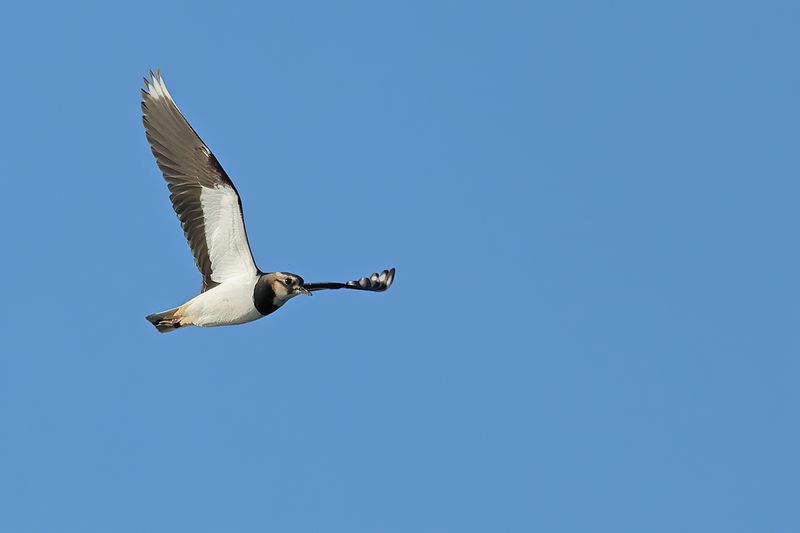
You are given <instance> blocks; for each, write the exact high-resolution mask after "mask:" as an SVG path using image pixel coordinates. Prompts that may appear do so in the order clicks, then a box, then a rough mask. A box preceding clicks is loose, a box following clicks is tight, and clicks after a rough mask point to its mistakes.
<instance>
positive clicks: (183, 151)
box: [142, 71, 258, 292]
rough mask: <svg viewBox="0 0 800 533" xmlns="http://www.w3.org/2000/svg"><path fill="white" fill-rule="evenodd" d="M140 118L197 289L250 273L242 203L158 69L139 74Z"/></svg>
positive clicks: (251, 265)
mask: <svg viewBox="0 0 800 533" xmlns="http://www.w3.org/2000/svg"><path fill="white" fill-rule="evenodd" d="M144 85H145V87H144V89H142V114H143V116H142V120H143V121H144V129H145V132H146V134H147V140H148V141H149V142H150V146H151V147H152V149H153V155H154V156H155V157H156V162H157V163H158V166H159V168H160V169H161V172H162V173H163V174H164V179H165V180H167V185H168V187H169V192H170V195H169V197H170V200H172V207H173V208H174V209H175V213H176V214H177V215H178V218H179V219H180V221H181V226H182V227H183V233H184V234H185V235H186V240H187V241H189V247H190V248H191V249H192V255H194V260H195V263H197V268H198V269H199V270H200V272H201V273H202V274H203V291H204V292H205V291H207V290H208V289H210V288H213V287H215V286H216V285H218V284H220V283H222V282H223V281H225V280H226V279H229V278H232V277H236V276H240V275H242V274H252V275H256V274H257V272H258V267H256V264H255V261H254V260H253V254H252V252H251V251H250V244H249V242H248V241H247V232H246V230H245V227H244V215H243V213H242V202H241V200H240V199H239V194H238V193H237V192H236V187H234V186H233V182H232V181H231V179H230V178H229V177H228V175H227V174H226V173H225V170H223V168H222V166H220V164H219V162H218V161H217V158H216V157H214V154H212V153H211V150H209V149H208V146H206V145H205V143H204V142H203V141H202V140H201V139H200V137H199V136H198V135H197V133H195V131H194V129H192V127H191V126H190V125H189V122H188V121H187V120H186V118H185V117H184V116H183V114H182V113H181V112H180V110H179V109H178V106H176V105H175V102H174V101H173V100H172V97H171V96H170V94H169V92H168V91H167V86H166V85H165V84H164V80H163V79H162V77H161V72H159V73H158V74H153V72H152V71H151V72H150V79H149V80H148V79H147V78H145V80H144Z"/></svg>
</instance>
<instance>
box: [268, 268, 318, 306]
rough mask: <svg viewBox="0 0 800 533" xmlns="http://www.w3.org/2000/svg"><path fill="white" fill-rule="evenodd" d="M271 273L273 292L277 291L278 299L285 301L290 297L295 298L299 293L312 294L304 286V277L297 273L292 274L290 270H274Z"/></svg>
mask: <svg viewBox="0 0 800 533" xmlns="http://www.w3.org/2000/svg"><path fill="white" fill-rule="evenodd" d="M269 275H270V276H272V280H271V285H272V292H273V293H275V297H276V299H279V300H282V301H284V302H285V301H287V300H289V299H290V298H294V297H295V296H297V295H298V294H307V295H309V296H311V292H310V291H309V290H308V289H306V288H305V287H303V284H304V283H305V282H304V281H303V278H301V277H300V276H298V275H297V274H291V273H289V272H273V273H272V274H269Z"/></svg>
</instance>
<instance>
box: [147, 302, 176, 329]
mask: <svg viewBox="0 0 800 533" xmlns="http://www.w3.org/2000/svg"><path fill="white" fill-rule="evenodd" d="M177 310H178V308H177V307H173V308H172V309H167V310H166V311H162V312H160V313H153V314H152V315H147V316H146V317H145V318H146V319H147V320H148V321H149V322H150V323H151V324H153V325H154V326H155V327H156V329H157V330H158V332H159V333H167V332H169V331H175V330H176V329H178V328H179V327H181V322H180V319H179V318H175V312H176V311H177Z"/></svg>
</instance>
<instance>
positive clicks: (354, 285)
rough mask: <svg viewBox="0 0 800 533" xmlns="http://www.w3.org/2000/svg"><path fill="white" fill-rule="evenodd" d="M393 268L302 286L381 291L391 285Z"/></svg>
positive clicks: (309, 288) (308, 287) (319, 289)
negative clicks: (363, 275) (347, 278)
mask: <svg viewBox="0 0 800 533" xmlns="http://www.w3.org/2000/svg"><path fill="white" fill-rule="evenodd" d="M394 272H395V271H394V268H390V269H389V270H384V271H383V272H381V273H380V274H378V273H377V272H376V273H374V274H372V275H371V276H370V277H368V278H361V279H358V280H354V281H348V282H347V283H336V282H325V283H305V284H303V287H305V288H306V290H309V291H311V292H313V291H321V290H324V289H354V290H357V291H372V292H383V291H385V290H386V289H388V288H389V287H391V286H392V282H394Z"/></svg>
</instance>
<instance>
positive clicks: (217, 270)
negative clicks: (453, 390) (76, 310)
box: [142, 72, 394, 332]
mask: <svg viewBox="0 0 800 533" xmlns="http://www.w3.org/2000/svg"><path fill="white" fill-rule="evenodd" d="M142 112H143V121H144V126H145V132H146V134H147V140H148V141H149V142H150V145H151V147H152V150H153V155H154V156H155V157H156V162H157V163H158V166H159V168H161V171H162V173H163V175H164V179H165V180H166V181H167V184H168V187H169V190H170V199H171V200H172V206H173V208H174V209H175V212H176V214H177V215H178V218H179V219H180V221H181V226H182V227H183V231H184V234H185V235H186V239H187V240H188V241H189V247H190V248H191V250H192V254H193V255H194V258H195V263H196V264H197V268H198V269H199V270H200V272H201V274H202V275H203V286H202V291H201V293H200V294H199V295H198V296H196V297H194V298H192V299H191V300H189V301H188V302H186V303H184V304H183V305H181V306H179V307H176V308H173V309H169V310H167V311H163V312H161V313H154V314H152V315H149V316H148V317H147V319H148V320H149V321H150V322H151V323H152V324H153V325H154V326H155V327H156V328H157V329H158V330H159V331H161V332H166V331H173V330H175V329H177V328H179V327H183V326H227V325H234V324H243V323H245V322H251V321H253V320H256V319H258V318H261V317H263V316H266V315H268V314H270V313H273V312H274V311H276V310H277V309H279V308H280V307H281V306H282V305H283V304H285V303H286V302H287V301H289V300H290V299H291V298H293V297H294V296H297V295H298V294H308V295H311V293H312V291H317V290H322V289H341V288H347V289H357V290H365V291H384V290H386V289H388V288H389V286H390V285H391V284H392V281H393V280H394V269H391V270H384V271H383V272H382V273H381V274H373V275H372V276H371V277H369V278H361V279H360V280H358V281H350V282H347V283H311V284H307V283H305V281H304V280H303V278H301V277H300V276H297V275H295V274H290V273H285V272H270V273H266V274H265V273H263V272H261V270H259V269H258V267H257V266H256V264H255V261H254V259H253V255H252V252H251V250H250V244H249V242H248V240H247V231H246V230H245V226H244V215H243V213H242V203H241V200H240V198H239V194H238V192H237V191H236V187H234V185H233V182H232V181H231V179H230V178H229V177H228V175H227V174H226V173H225V170H223V168H222V166H221V165H220V164H219V162H218V161H217V158H216V157H214V154H213V153H212V152H211V150H210V149H209V148H208V147H207V146H206V145H205V143H203V141H202V140H201V139H200V137H199V136H198V135H197V133H195V131H194V130H193V129H192V127H191V126H190V125H189V123H188V122H187V121H186V119H185V118H184V116H183V114H181V112H180V111H179V110H178V107H177V106H176V105H175V102H174V101H173V100H172V97H171V96H170V94H169V92H168V91H167V88H166V85H165V84H164V80H163V79H162V78H161V74H160V73H159V74H158V75H155V74H153V73H152V72H151V73H150V79H149V80H148V79H145V89H144V90H142Z"/></svg>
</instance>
